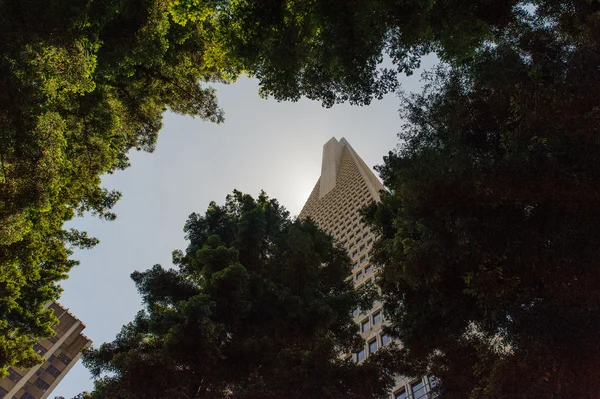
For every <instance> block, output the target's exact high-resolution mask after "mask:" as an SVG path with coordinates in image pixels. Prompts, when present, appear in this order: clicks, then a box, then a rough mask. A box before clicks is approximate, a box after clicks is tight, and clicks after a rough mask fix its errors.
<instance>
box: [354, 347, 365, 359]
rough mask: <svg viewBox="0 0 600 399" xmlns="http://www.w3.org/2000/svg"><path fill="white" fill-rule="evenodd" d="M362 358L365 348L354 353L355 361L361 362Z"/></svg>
mask: <svg viewBox="0 0 600 399" xmlns="http://www.w3.org/2000/svg"><path fill="white" fill-rule="evenodd" d="M363 360H365V350H364V349H363V350H361V351H360V352H358V353H357V354H356V361H357V362H362V361H363Z"/></svg>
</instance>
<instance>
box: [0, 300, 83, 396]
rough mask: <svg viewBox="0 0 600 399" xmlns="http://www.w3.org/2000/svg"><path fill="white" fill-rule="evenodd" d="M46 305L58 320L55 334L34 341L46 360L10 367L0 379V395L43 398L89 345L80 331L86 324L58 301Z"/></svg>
mask: <svg viewBox="0 0 600 399" xmlns="http://www.w3.org/2000/svg"><path fill="white" fill-rule="evenodd" d="M49 307H50V308H51V309H53V310H54V315H55V316H56V317H57V318H58V320H59V322H58V324H57V325H56V326H54V327H53V329H54V331H55V332H56V335H55V336H54V337H50V338H48V339H42V340H41V341H40V342H38V343H37V344H35V345H34V350H35V351H37V352H38V353H39V354H40V355H42V357H44V358H45V359H46V361H45V362H44V363H43V364H41V365H39V366H36V367H33V368H31V369H28V370H21V369H19V368H18V367H10V368H9V375H8V377H6V378H3V379H0V398H6V399H45V398H48V397H49V396H50V394H51V393H52V391H53V390H54V388H56V386H57V385H58V383H59V382H60V381H61V380H62V379H63V378H64V376H65V375H66V374H67V373H68V372H69V370H71V368H72V367H73V366H74V365H75V363H77V361H78V360H79V358H80V357H81V352H82V349H83V348H85V347H88V346H90V345H91V343H92V341H90V340H89V339H88V338H87V337H86V336H85V335H83V334H82V331H83V329H84V328H85V324H83V323H82V322H81V320H79V319H78V318H77V317H75V316H73V315H72V314H71V313H69V311H68V310H67V309H65V308H64V307H62V306H61V305H60V304H59V303H58V302H52V303H50V304H49Z"/></svg>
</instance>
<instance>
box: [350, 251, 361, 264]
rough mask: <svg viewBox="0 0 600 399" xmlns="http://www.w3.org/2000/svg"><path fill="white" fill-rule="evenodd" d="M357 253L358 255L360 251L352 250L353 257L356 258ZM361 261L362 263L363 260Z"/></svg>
mask: <svg viewBox="0 0 600 399" xmlns="http://www.w3.org/2000/svg"><path fill="white" fill-rule="evenodd" d="M356 255H358V251H354V252H352V257H353V258H356ZM360 263H362V262H360Z"/></svg>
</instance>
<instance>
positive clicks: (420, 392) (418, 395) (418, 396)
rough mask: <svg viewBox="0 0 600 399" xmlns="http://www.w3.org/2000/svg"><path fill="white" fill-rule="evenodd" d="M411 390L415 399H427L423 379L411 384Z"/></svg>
mask: <svg viewBox="0 0 600 399" xmlns="http://www.w3.org/2000/svg"><path fill="white" fill-rule="evenodd" d="M410 389H411V391H412V394H413V398H414V399H425V398H426V397H427V391H425V384H424V383H423V379H419V380H418V381H415V382H413V383H411V384H410Z"/></svg>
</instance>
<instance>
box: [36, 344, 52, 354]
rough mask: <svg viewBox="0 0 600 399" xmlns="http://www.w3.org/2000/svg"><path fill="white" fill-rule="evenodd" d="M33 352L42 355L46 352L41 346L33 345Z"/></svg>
mask: <svg viewBox="0 0 600 399" xmlns="http://www.w3.org/2000/svg"><path fill="white" fill-rule="evenodd" d="M33 350H34V351H36V352H37V353H39V354H41V355H43V354H44V353H46V352H48V351H47V350H46V348H44V347H43V346H42V345H40V344H35V345H33Z"/></svg>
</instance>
